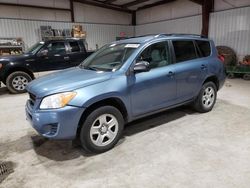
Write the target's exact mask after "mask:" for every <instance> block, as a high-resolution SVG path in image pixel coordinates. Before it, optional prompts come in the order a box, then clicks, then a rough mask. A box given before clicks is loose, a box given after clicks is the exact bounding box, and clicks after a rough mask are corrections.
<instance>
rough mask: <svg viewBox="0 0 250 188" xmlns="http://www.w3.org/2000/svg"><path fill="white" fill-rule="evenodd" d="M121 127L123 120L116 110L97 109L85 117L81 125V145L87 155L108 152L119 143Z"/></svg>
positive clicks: (107, 107) (109, 107)
mask: <svg viewBox="0 0 250 188" xmlns="http://www.w3.org/2000/svg"><path fill="white" fill-rule="evenodd" d="M111 120H112V122H111ZM123 127H124V119H123V116H122V114H121V112H120V111H119V110H118V109H117V108H115V107H113V106H102V107H99V108H97V109H96V110H94V111H92V112H91V113H90V114H89V115H88V116H87V118H86V120H85V121H84V123H83V125H82V128H81V131H80V141H81V145H82V147H83V148H84V149H85V150H86V151H87V152H89V153H96V154H97V153H103V152H105V151H108V150H110V149H111V148H113V147H114V146H115V145H116V144H117V142H118V141H119V139H120V137H121V134H122V131H123Z"/></svg>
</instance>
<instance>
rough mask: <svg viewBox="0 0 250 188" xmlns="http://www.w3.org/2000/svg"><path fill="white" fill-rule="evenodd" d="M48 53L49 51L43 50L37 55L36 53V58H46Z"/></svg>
mask: <svg viewBox="0 0 250 188" xmlns="http://www.w3.org/2000/svg"><path fill="white" fill-rule="evenodd" d="M48 53H49V51H48V50H47V49H43V50H41V51H40V52H39V53H38V56H40V57H44V56H47V55H48Z"/></svg>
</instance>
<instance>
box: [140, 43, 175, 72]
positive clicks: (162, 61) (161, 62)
mask: <svg viewBox="0 0 250 188" xmlns="http://www.w3.org/2000/svg"><path fill="white" fill-rule="evenodd" d="M137 61H147V62H149V66H150V68H151V69H153V68H157V67H163V66H167V65H169V64H170V63H171V62H170V54H169V50H168V43H167V42H159V43H156V44H152V45H150V46H149V47H147V48H146V49H145V50H143V52H142V53H141V54H140V56H139V58H138V59H137Z"/></svg>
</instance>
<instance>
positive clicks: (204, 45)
mask: <svg viewBox="0 0 250 188" xmlns="http://www.w3.org/2000/svg"><path fill="white" fill-rule="evenodd" d="M196 44H197V46H198V48H199V50H200V52H201V56H202V57H208V56H210V54H211V47H210V43H209V42H208V41H202V40H196Z"/></svg>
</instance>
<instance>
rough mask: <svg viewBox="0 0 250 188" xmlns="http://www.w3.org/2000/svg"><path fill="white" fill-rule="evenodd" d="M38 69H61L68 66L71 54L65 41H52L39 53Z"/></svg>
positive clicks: (39, 70)
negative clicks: (68, 52) (67, 51)
mask: <svg viewBox="0 0 250 188" xmlns="http://www.w3.org/2000/svg"><path fill="white" fill-rule="evenodd" d="M37 62H38V64H37V71H38V72H41V71H52V70H60V69H65V68H67V67H68V63H69V56H68V54H67V53H66V47H65V43H64V41H52V42H50V43H48V44H47V45H46V46H45V47H44V48H42V49H41V50H40V53H38V61H37Z"/></svg>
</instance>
